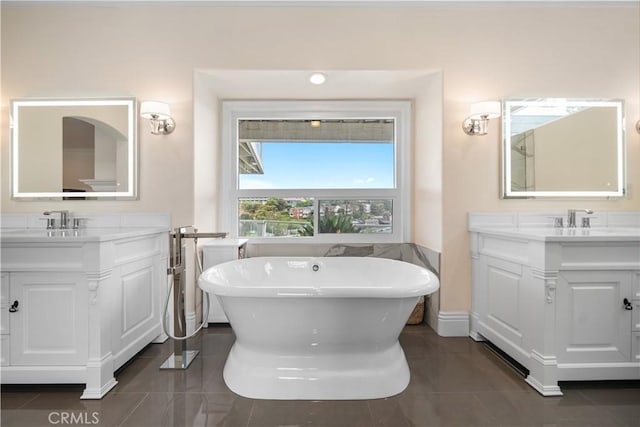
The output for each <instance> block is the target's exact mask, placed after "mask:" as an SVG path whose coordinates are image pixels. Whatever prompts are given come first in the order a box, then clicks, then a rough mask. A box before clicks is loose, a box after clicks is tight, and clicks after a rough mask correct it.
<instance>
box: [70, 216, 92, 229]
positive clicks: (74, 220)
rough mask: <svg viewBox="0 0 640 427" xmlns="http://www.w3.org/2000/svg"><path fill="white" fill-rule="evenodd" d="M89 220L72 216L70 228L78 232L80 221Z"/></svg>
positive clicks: (80, 225)
mask: <svg viewBox="0 0 640 427" xmlns="http://www.w3.org/2000/svg"><path fill="white" fill-rule="evenodd" d="M88 220H89V218H85V217H79V216H74V217H73V218H72V224H73V225H72V227H73V229H74V230H79V229H80V228H82V222H81V221H88Z"/></svg>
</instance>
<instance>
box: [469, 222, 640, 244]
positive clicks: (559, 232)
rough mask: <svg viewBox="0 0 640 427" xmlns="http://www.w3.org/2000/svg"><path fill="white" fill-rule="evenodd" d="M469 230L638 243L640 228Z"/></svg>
mask: <svg viewBox="0 0 640 427" xmlns="http://www.w3.org/2000/svg"><path fill="white" fill-rule="evenodd" d="M469 231H471V232H476V233H482V234H490V235H494V236H502V237H513V238H520V239H527V240H539V241H544V242H611V241H630V242H639V243H640V228H637V227H628V228H622V227H620V228H618V227H610V228H609V227H598V228H551V227H526V228H518V227H491V226H476V227H470V229H469Z"/></svg>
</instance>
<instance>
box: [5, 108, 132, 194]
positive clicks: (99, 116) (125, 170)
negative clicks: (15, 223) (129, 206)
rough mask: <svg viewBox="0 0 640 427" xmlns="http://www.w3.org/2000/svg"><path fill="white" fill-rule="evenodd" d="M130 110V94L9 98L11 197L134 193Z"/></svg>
mask: <svg viewBox="0 0 640 427" xmlns="http://www.w3.org/2000/svg"><path fill="white" fill-rule="evenodd" d="M135 110H136V101H135V98H117V99H116V98H108V99H82V100H68V99H57V100H56V99H48V100H37V99H25V100H14V101H13V102H12V106H11V150H12V153H11V162H12V164H11V166H12V197H13V198H14V199H37V198H61V199H63V200H66V199H74V200H100V199H113V198H118V199H131V198H135V197H136V194H137V188H136V187H137V176H136V175H137V174H136V172H137V165H136V155H137V137H136V136H137V135H136V129H137V127H136V111H135Z"/></svg>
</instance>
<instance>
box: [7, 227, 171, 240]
mask: <svg viewBox="0 0 640 427" xmlns="http://www.w3.org/2000/svg"><path fill="white" fill-rule="evenodd" d="M168 232H169V229H168V228H166V227H105V228H82V229H78V230H71V229H68V230H45V229H37V228H5V229H2V230H0V242H2V244H5V243H62V242H67V243H79V242H101V241H108V240H118V239H127V238H132V237H140V236H146V235H149V234H156V233H168ZM167 236H168V235H167Z"/></svg>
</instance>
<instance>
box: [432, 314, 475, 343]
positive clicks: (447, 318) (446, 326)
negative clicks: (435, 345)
mask: <svg viewBox="0 0 640 427" xmlns="http://www.w3.org/2000/svg"><path fill="white" fill-rule="evenodd" d="M436 333H437V334H438V335H440V336H441V337H468V336H469V313H467V312H466V311H440V312H439V313H438V325H437V328H436Z"/></svg>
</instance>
